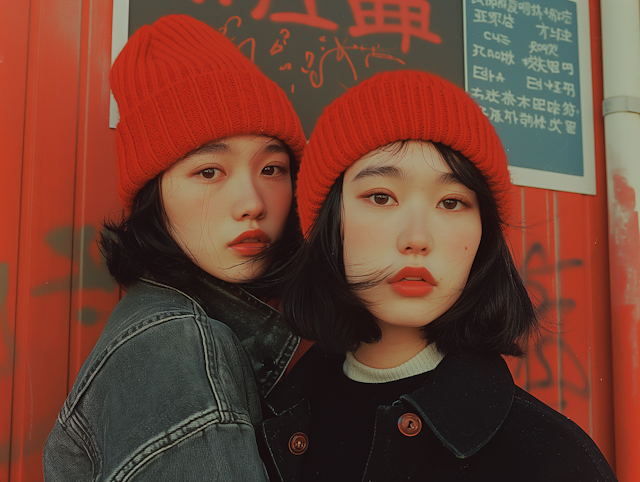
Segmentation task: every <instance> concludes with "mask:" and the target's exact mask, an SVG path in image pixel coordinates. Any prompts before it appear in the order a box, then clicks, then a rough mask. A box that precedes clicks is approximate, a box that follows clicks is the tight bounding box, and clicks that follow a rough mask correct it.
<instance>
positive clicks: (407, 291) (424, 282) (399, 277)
mask: <svg viewBox="0 0 640 482" xmlns="http://www.w3.org/2000/svg"><path fill="white" fill-rule="evenodd" d="M405 278H420V279H419V280H418V279H416V280H408V279H405ZM389 284H390V285H391V289H392V290H393V291H395V292H396V293H398V294H399V295H401V296H408V297H418V296H425V295H428V294H429V293H431V292H432V291H433V288H435V287H436V285H437V283H436V280H435V279H434V278H433V276H432V275H431V273H430V272H429V270H428V269H427V268H422V267H420V268H416V267H412V266H407V267H405V268H402V269H401V270H400V271H398V272H397V273H396V274H395V275H394V276H393V277H391V279H390V280H389Z"/></svg>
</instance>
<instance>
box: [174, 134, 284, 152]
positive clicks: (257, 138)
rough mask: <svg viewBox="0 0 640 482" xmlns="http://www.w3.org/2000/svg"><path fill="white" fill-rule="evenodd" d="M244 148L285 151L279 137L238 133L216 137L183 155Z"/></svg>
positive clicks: (234, 150) (232, 150)
mask: <svg viewBox="0 0 640 482" xmlns="http://www.w3.org/2000/svg"><path fill="white" fill-rule="evenodd" d="M244 149H252V150H262V149H265V150H266V151H267V152H286V150H287V147H286V145H285V144H284V142H282V141H281V140H279V139H276V138H275V137H268V136H263V135H256V134H239V135H235V136H231V137H225V138H223V139H217V140H215V141H211V142H208V143H206V144H204V145H203V146H200V147H199V148H197V149H195V150H193V151H191V152H190V153H189V154H187V155H186V156H185V157H189V156H193V155H196V154H203V153H204V154H208V153H225V152H236V151H242V150H244Z"/></svg>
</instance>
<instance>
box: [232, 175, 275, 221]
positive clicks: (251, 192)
mask: <svg viewBox="0 0 640 482" xmlns="http://www.w3.org/2000/svg"><path fill="white" fill-rule="evenodd" d="M235 191H236V192H235V193H234V196H235V200H234V203H233V207H232V209H231V214H232V216H233V218H234V219H235V220H236V221H242V220H244V219H262V218H264V216H265V215H266V214H267V208H266V204H265V202H264V199H263V196H262V193H261V192H260V190H259V189H258V188H257V187H256V186H255V184H254V183H253V182H252V181H250V180H246V181H245V182H243V183H242V184H241V185H239V186H236V189H235Z"/></svg>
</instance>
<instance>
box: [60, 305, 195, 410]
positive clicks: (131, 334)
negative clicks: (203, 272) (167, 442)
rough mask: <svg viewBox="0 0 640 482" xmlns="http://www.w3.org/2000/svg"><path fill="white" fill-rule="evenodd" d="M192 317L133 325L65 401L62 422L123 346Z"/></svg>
mask: <svg viewBox="0 0 640 482" xmlns="http://www.w3.org/2000/svg"><path fill="white" fill-rule="evenodd" d="M190 317H191V318H195V317H194V314H193V313H181V314H176V315H173V316H169V317H166V318H161V319H159V320H149V319H145V320H143V321H141V322H139V323H136V324H135V325H132V326H131V327H130V328H129V329H128V330H126V332H125V333H124V334H123V336H120V337H118V338H116V339H115V340H114V341H113V342H111V343H110V344H109V345H108V346H107V347H105V349H104V350H103V352H102V354H101V356H100V358H98V360H96V364H95V365H94V366H93V367H92V368H91V369H90V370H89V371H88V373H87V375H85V377H84V378H83V380H82V382H81V383H80V385H79V386H78V390H77V392H76V395H75V396H74V397H73V399H67V400H66V401H65V403H64V405H63V407H62V410H61V411H60V414H59V415H58V418H59V419H60V420H63V421H64V420H66V419H67V418H68V417H70V416H71V414H72V413H73V411H74V409H75V407H76V405H77V404H78V402H79V401H80V399H81V398H82V395H84V393H85V392H86V390H87V389H88V388H89V386H90V385H91V382H92V381H93V379H94V378H95V377H96V376H97V374H98V373H99V372H100V370H101V369H102V367H103V366H104V365H105V363H106V362H107V360H108V359H109V358H110V357H111V356H112V355H113V354H114V353H115V352H116V351H117V349H118V348H120V347H121V346H122V345H124V344H125V343H127V342H128V341H129V340H131V339H133V338H135V337H136V336H138V335H139V334H140V333H142V332H144V331H145V330H147V329H149V328H152V327H154V326H158V325H161V324H162V323H167V322H170V321H174V320H178V319H181V318H190ZM63 412H64V415H63Z"/></svg>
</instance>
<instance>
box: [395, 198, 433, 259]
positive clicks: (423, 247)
mask: <svg viewBox="0 0 640 482" xmlns="http://www.w3.org/2000/svg"><path fill="white" fill-rule="evenodd" d="M428 225H429V223H428V220H427V216H426V215H425V212H424V209H421V210H420V209H416V210H414V211H413V212H411V213H410V214H409V215H408V216H406V218H405V219H403V226H402V228H401V229H400V234H399V236H398V240H397V246H398V251H400V252H401V253H403V254H421V255H426V254H428V253H429V252H430V251H431V248H432V247H433V238H432V236H431V231H430V229H429V227H428Z"/></svg>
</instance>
